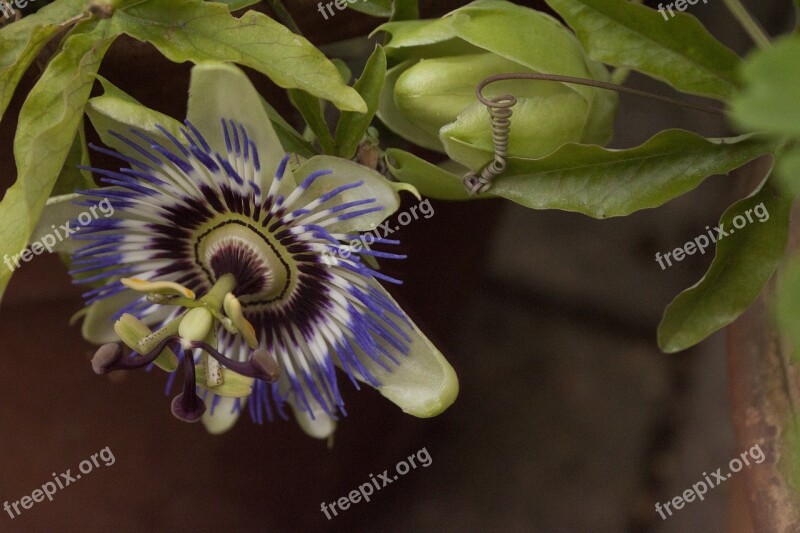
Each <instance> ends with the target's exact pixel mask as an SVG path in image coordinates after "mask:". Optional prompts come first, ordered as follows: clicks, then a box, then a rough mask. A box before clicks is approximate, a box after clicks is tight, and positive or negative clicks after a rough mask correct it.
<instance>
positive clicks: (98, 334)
mask: <svg viewBox="0 0 800 533" xmlns="http://www.w3.org/2000/svg"><path fill="white" fill-rule="evenodd" d="M141 296H142V295H141V294H139V293H137V292H135V291H128V290H126V291H122V292H119V293H117V294H114V295H113V296H109V297H108V298H103V299H102V300H98V301H96V302H94V303H93V304H91V305H90V306H88V308H87V309H88V311H87V312H86V316H85V317H84V319H83V325H82V326H81V334H82V335H83V338H84V339H86V340H87V341H89V342H91V343H93V344H106V343H109V342H120V339H119V337H118V336H117V334H116V333H114V321H113V320H112V317H113V316H114V314H115V313H117V312H118V311H119V310H120V309H122V307H123V306H125V305H128V304H130V303H132V302H133V301H134V300H136V299H137V298H141ZM172 311H173V309H171V308H169V307H168V306H162V307H161V308H160V309H158V310H156V311H155V312H153V313H150V314H148V315H147V316H146V317H144V318H142V323H143V324H145V325H146V326H148V327H152V326H155V325H157V324H160V323H161V322H163V321H164V319H166V318H167V316H168V315H169V313H171V312H172Z"/></svg>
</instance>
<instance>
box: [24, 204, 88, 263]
mask: <svg viewBox="0 0 800 533" xmlns="http://www.w3.org/2000/svg"><path fill="white" fill-rule="evenodd" d="M85 198H86V197H81V195H80V194H64V195H61V196H53V197H52V198H50V199H48V200H47V203H46V204H45V206H44V210H43V211H42V216H41V218H40V219H39V223H38V224H37V225H36V229H35V230H34V231H33V235H31V238H30V241H29V242H30V243H34V242H39V243H42V244H46V243H48V242H50V241H55V244H54V245H52V246H51V249H52V250H53V251H54V252H59V253H72V252H74V251H75V250H77V249H78V248H80V247H81V246H84V245H86V241H79V240H75V239H71V238H66V239H63V240H61V241H59V240H58V238H57V234H56V230H58V231H59V234H61V231H60V228H59V227H60V226H61V225H62V224H66V223H67V221H69V220H73V219H76V218H78V215H80V214H81V213H82V212H83V211H85V210H86V209H87V208H86V207H85V206H79V205H75V203H74V201H75V200H79V199H85ZM53 226H55V227H56V229H55V230H54V229H53ZM73 228H74V226H73V225H70V229H73ZM48 235H49V237H48ZM43 239H44V241H43Z"/></svg>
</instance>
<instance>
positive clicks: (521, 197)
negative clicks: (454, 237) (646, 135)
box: [491, 130, 773, 218]
mask: <svg viewBox="0 0 800 533" xmlns="http://www.w3.org/2000/svg"><path fill="white" fill-rule="evenodd" d="M772 148H773V147H772V146H771V145H770V144H768V143H766V142H764V141H763V140H762V139H758V138H754V137H737V138H732V139H705V138H703V137H701V136H699V135H697V134H695V133H692V132H688V131H683V130H666V131H662V132H660V133H658V134H657V135H655V136H654V137H653V138H651V139H650V140H648V141H647V142H646V143H644V144H643V145H641V146H638V147H636V148H630V149H626V150H606V149H604V148H600V147H599V146H590V145H582V144H567V145H564V146H563V147H561V148H559V149H558V150H556V151H555V152H554V153H552V154H550V155H549V156H547V157H544V158H541V159H521V158H509V160H508V168H507V170H506V171H505V172H504V173H503V174H502V175H501V176H498V177H497V178H496V179H495V181H494V185H493V186H492V189H491V193H492V194H494V195H496V196H502V197H503V198H507V199H509V200H512V201H514V202H517V203H519V204H522V205H524V206H527V207H531V208H533V209H563V210H565V211H577V212H579V213H583V214H585V215H589V216H591V217H594V218H606V217H614V216H625V215H628V214H630V213H633V212H635V211H639V210H641V209H648V208H653V207H658V206H660V205H663V204H664V203H666V202H668V201H670V200H672V199H673V198H676V197H678V196H681V195H682V194H684V193H686V192H688V191H690V190H692V189H694V188H695V187H697V186H698V185H699V184H700V183H702V181H703V180H704V179H705V178H707V177H708V176H711V175H714V174H725V173H727V172H730V171H731V170H734V169H736V168H738V167H740V166H742V165H743V164H745V163H747V162H748V161H751V160H753V159H755V158H757V157H759V156H761V155H764V154H767V153H769V152H770V151H771V150H772Z"/></svg>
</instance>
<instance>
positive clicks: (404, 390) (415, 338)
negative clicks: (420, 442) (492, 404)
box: [356, 281, 458, 418]
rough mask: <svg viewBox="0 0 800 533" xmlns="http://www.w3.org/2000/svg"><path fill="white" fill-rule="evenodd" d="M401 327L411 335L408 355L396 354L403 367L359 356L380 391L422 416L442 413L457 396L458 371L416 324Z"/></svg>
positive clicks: (412, 412)
mask: <svg viewBox="0 0 800 533" xmlns="http://www.w3.org/2000/svg"><path fill="white" fill-rule="evenodd" d="M372 285H373V286H374V287H375V288H376V289H377V290H379V291H380V292H381V293H382V294H383V295H384V296H385V297H386V298H388V299H389V300H390V301H391V302H393V303H394V304H395V305H398V304H397V302H395V301H394V299H393V298H392V297H391V295H390V294H389V293H388V292H387V291H386V290H385V289H384V288H383V287H381V286H380V284H378V283H377V282H375V281H373V282H372ZM398 308H399V305H398ZM412 325H413V322H412ZM401 327H402V328H403V331H404V332H405V333H406V335H408V336H409V337H410V338H411V344H410V352H409V354H408V355H407V356H402V355H399V356H397V358H398V359H399V361H400V366H396V365H395V364H394V363H392V362H391V361H388V362H386V364H387V365H388V366H389V368H390V369H391V371H390V372H389V371H386V370H385V369H384V368H383V367H382V366H380V365H379V364H378V363H376V362H375V361H373V360H372V359H371V358H370V357H369V356H367V355H365V354H360V357H359V359H360V360H361V362H362V363H363V364H364V366H365V367H366V368H367V370H368V371H369V372H371V373H372V375H373V376H375V378H376V379H377V380H378V381H379V382H380V383H381V385H380V386H379V387H377V389H378V391H380V393H381V394H382V395H383V396H384V397H385V398H387V399H388V400H390V401H391V402H393V403H394V404H396V405H397V406H398V407H400V408H401V409H402V410H403V411H404V412H406V413H408V414H410V415H414V416H417V417H420V418H428V417H432V416H436V415H438V414H441V413H442V412H444V411H445V410H446V409H447V408H448V407H450V406H451V405H452V404H453V402H454V401H455V400H456V397H457V396H458V377H457V376H456V372H455V370H453V367H452V366H450V363H448V362H447V360H446V359H445V358H444V355H442V353H441V352H440V351H439V350H438V349H436V347H435V346H434V345H433V344H432V343H431V341H429V340H428V338H427V337H426V336H425V335H424V334H423V333H422V332H421V331H420V330H419V328H418V327H417V326H416V325H413V327H409V326H408V325H407V324H402V325H401ZM356 377H359V376H358V375H356Z"/></svg>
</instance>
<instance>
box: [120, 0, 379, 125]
mask: <svg viewBox="0 0 800 533" xmlns="http://www.w3.org/2000/svg"><path fill="white" fill-rule="evenodd" d="M114 20H115V21H116V23H117V24H118V25H119V27H120V28H121V29H122V30H123V31H124V32H125V33H127V34H129V35H131V36H132V37H135V38H136V39H139V40H141V41H146V42H149V43H151V44H153V45H154V46H155V47H156V48H158V49H159V51H160V52H161V53H162V54H164V55H165V56H166V57H167V58H168V59H169V60H171V61H174V62H176V63H183V62H184V61H193V62H195V63H200V62H204V61H230V62H234V63H239V64H241V65H246V66H248V67H251V68H253V69H255V70H257V71H259V72H262V73H264V74H266V75H267V76H269V77H270V78H271V79H272V80H273V81H274V82H275V83H276V84H278V85H279V86H281V87H283V88H286V89H302V90H304V91H306V92H308V93H309V94H312V95H314V96H316V97H319V98H324V99H326V100H329V101H331V102H333V103H334V104H335V105H336V106H337V107H339V108H340V109H342V110H345V111H361V112H365V111H366V107H367V106H366V104H365V103H364V101H363V100H362V99H361V97H360V96H359V95H358V93H357V92H356V91H355V90H354V89H353V88H352V87H348V86H347V85H345V84H344V83H343V82H342V80H341V78H340V77H339V73H338V71H337V70H336V67H335V66H334V65H333V64H332V63H331V62H330V61H329V60H328V59H327V58H326V57H325V55H324V54H323V53H322V52H320V51H319V50H318V49H317V48H315V47H314V45H312V44H311V43H309V42H308V41H307V40H306V39H304V38H303V37H301V36H299V35H296V34H294V33H292V32H291V31H289V30H288V29H287V28H286V27H284V26H283V25H281V24H279V23H277V22H275V21H274V20H272V19H271V18H269V17H267V16H266V15H264V14H263V13H259V12H256V11H248V12H246V13H245V14H244V15H243V16H242V17H241V18H236V17H234V16H232V15H231V14H230V12H228V9H227V7H226V6H225V5H223V4H215V3H205V2H202V1H200V0H151V1H149V2H143V3H139V4H136V5H132V6H130V7H128V8H125V9H123V10H119V11H117V12H116V14H115V15H114Z"/></svg>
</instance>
